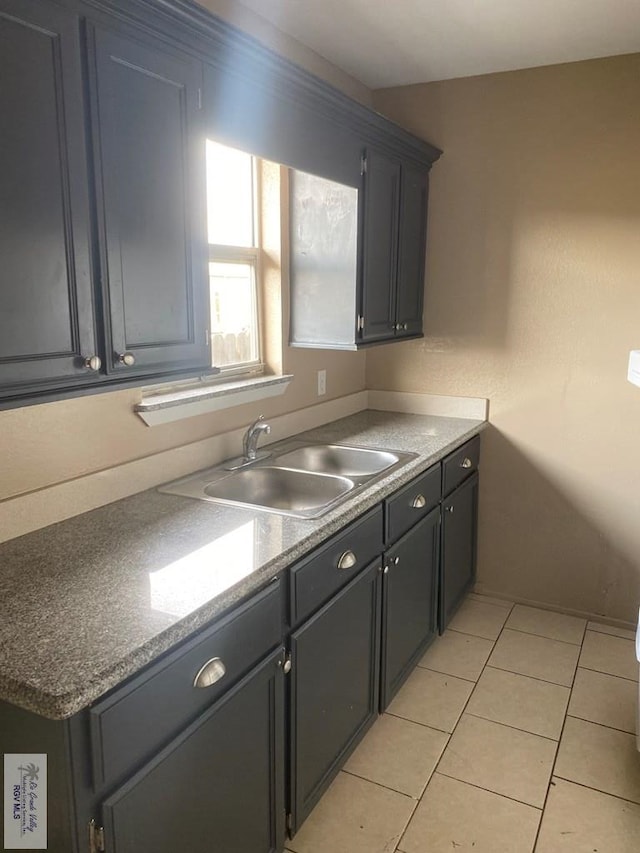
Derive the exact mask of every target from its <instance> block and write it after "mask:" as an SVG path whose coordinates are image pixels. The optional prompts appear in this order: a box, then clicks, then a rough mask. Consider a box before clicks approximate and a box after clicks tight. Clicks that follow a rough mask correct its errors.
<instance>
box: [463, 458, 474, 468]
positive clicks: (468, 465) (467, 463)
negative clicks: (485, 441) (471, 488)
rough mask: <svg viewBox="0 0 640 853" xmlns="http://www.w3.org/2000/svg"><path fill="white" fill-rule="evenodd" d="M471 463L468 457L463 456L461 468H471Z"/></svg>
mask: <svg viewBox="0 0 640 853" xmlns="http://www.w3.org/2000/svg"><path fill="white" fill-rule="evenodd" d="M472 465H473V462H472V461H471V460H470V459H469V457H468V456H465V457H464V459H463V460H462V462H461V463H460V467H461V468H471V466H472Z"/></svg>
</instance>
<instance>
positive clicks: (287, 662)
mask: <svg viewBox="0 0 640 853" xmlns="http://www.w3.org/2000/svg"><path fill="white" fill-rule="evenodd" d="M278 666H281V667H282V671H283V672H284V674H285V675H288V674H289V673H290V672H291V655H287V656H286V657H285V659H284V660H279V661H278Z"/></svg>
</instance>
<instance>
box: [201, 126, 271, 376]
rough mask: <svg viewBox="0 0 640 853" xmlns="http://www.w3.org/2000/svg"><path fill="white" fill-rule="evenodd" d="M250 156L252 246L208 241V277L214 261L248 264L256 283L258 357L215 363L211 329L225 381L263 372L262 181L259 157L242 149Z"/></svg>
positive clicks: (220, 374) (212, 140)
mask: <svg viewBox="0 0 640 853" xmlns="http://www.w3.org/2000/svg"><path fill="white" fill-rule="evenodd" d="M207 140H208V141H211V142H214V143H216V144H218V145H222V146H223V147H226V148H232V146H226V145H224V143H219V142H218V141H217V140H215V139H212V138H211V137H207ZM243 153H245V154H246V155H247V156H248V157H250V158H251V206H252V223H251V225H252V239H253V246H234V245H230V244H226V243H209V242H208V241H207V279H208V280H209V273H208V265H209V264H211V263H217V262H219V263H237V264H247V265H249V266H251V267H253V284H254V288H253V289H254V292H253V299H254V304H255V318H256V342H255V343H256V351H257V357H256V359H253V360H251V361H246V362H235V363H234V364H230V365H219V364H213V335H214V332H213V329H209V339H210V342H211V360H212V367H216V368H217V369H218V370H219V371H220V373H219V374H218V375H217V379H218V380H219V381H220V380H222V381H224V378H225V377H229V376H242V375H254V376H255V375H261V374H263V373H264V370H265V365H264V348H263V345H264V341H263V337H264V329H263V325H264V323H263V312H262V268H263V263H262V256H263V249H262V241H261V233H262V228H261V221H260V213H261V206H262V181H261V168H260V165H261V164H260V158H259V157H256V156H255V155H254V154H250V153H249V152H243ZM211 295H212V293H211V284H210V283H209V312H210V313H211Z"/></svg>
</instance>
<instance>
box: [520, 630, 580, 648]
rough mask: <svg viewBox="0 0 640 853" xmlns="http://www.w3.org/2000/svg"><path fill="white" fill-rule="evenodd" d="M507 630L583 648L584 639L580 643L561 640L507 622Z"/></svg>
mask: <svg viewBox="0 0 640 853" xmlns="http://www.w3.org/2000/svg"><path fill="white" fill-rule="evenodd" d="M504 627H505V630H507V631H513V632H514V633H515V634H526V635H527V637H538V638H539V639H540V640H551V642H552V643H562V644H563V645H564V646H571V647H572V648H574V649H582V643H583V642H584V640H580V642H579V643H572V642H570V641H569V640H559V639H558V638H557V637H547V635H546V634H536V633H534V632H533V631H523V630H522V628H514V627H513V626H512V625H506V624H505V626H504Z"/></svg>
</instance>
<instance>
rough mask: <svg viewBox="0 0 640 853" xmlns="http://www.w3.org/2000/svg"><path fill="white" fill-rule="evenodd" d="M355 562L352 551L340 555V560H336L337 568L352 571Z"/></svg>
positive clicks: (356, 559) (356, 560) (355, 558)
mask: <svg viewBox="0 0 640 853" xmlns="http://www.w3.org/2000/svg"><path fill="white" fill-rule="evenodd" d="M357 562H358V558H357V557H356V555H355V554H354V553H353V551H345V552H344V554H341V555H340V558H339V559H338V568H339V569H352V568H353V567H354V566H355V564H356V563H357Z"/></svg>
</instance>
